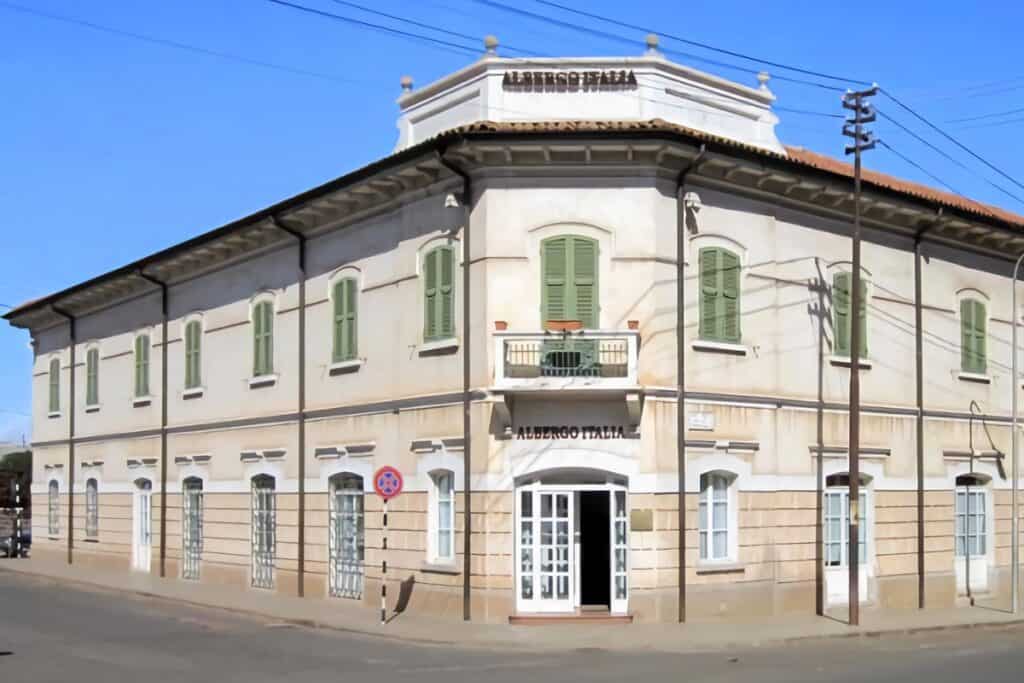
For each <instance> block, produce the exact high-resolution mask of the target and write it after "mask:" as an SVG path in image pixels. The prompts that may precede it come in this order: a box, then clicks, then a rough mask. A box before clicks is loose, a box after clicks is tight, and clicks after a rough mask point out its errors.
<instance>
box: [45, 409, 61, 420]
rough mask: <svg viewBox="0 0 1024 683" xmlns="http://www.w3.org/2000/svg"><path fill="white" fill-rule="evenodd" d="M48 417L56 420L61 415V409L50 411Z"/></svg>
mask: <svg viewBox="0 0 1024 683" xmlns="http://www.w3.org/2000/svg"><path fill="white" fill-rule="evenodd" d="M46 417H48V418H50V419H51V420H55V419H57V418H58V417H60V411H59V410H53V411H50V412H49V413H47V414H46Z"/></svg>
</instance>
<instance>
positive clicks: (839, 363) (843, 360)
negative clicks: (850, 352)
mask: <svg viewBox="0 0 1024 683" xmlns="http://www.w3.org/2000/svg"><path fill="white" fill-rule="evenodd" d="M828 362H829V365H832V366H834V367H837V368H850V367H853V359H851V358H850V357H849V356H829V359H828ZM857 367H858V368H860V369H861V370H870V369H871V367H872V365H871V361H870V360H869V359H867V358H861V359H860V362H859V363H857Z"/></svg>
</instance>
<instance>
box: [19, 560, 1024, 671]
mask: <svg viewBox="0 0 1024 683" xmlns="http://www.w3.org/2000/svg"><path fill="white" fill-rule="evenodd" d="M0 571H6V572H8V573H10V574H18V575H21V576H29V577H32V578H35V579H43V580H48V581H57V582H61V583H63V584H71V585H75V586H80V587H87V588H90V589H98V590H101V591H105V592H112V593H119V594H121V595H124V594H130V595H131V596H134V597H139V598H148V599H150V600H159V601H162V602H167V603H173V604H175V605H185V606H188V607H193V608H199V609H209V610H217V611H220V612H225V613H228V614H234V615H240V616H245V617H250V618H260V619H270V620H273V623H275V624H283V625H288V626H296V627H299V628H307V629H314V630H324V631H333V632H336V633H344V634H348V635H354V636H358V637H364V638H380V639H384V640H390V641H395V642H402V643H410V644H413V645H419V646H425V647H438V646H448V645H457V646H458V647H460V648H465V649H475V650H497V649H501V650H506V651H507V650H510V649H516V650H527V651H533V652H536V651H538V644H537V643H534V642H521V641H516V640H510V639H504V640H500V641H497V640H496V641H495V642H479V641H459V640H455V639H444V638H427V637H422V636H413V635H407V634H396V633H384V632H381V631H379V630H368V629H365V628H359V627H358V626H342V625H339V624H335V623H329V622H325V621H321V620H318V619H306V618H300V617H282V616H281V615H279V614H274V613H272V612H267V611H262V610H258V609H246V608H240V607H228V606H223V605H215V604H210V603H207V602H201V601H198V600H194V599H190V598H187V597H178V596H168V595H165V594H161V593H154V592H152V591H149V590H143V589H136V588H130V587H129V588H126V587H118V586H112V585H110V584H107V583H101V582H98V581H90V580H89V579H85V578H79V577H74V578H70V577H66V576H62V575H55V574H48V573H41V572H37V571H28V570H23V569H15V568H13V567H10V566H9V565H8V566H5V565H3V564H0ZM1018 626H1024V618H1020V619H1006V620H1001V621H972V622H964V623H954V624H936V625H929V626H898V627H893V628H877V629H871V630H863V631H848V632H844V633H827V634H821V633H811V634H807V635H798V636H786V637H781V638H770V637H769V638H759V639H751V640H735V641H722V642H721V643H704V644H694V645H691V646H690V647H686V646H685V642H684V643H679V645H681V646H682V647H664V646H659V645H656V644H646V645H639V646H633V647H628V646H622V647H615V646H610V647H608V646H596V647H594V648H593V649H596V650H604V651H615V652H626V651H635V652H643V651H646V652H665V653H677V654H678V653H697V652H718V651H722V650H730V649H737V648H759V647H768V646H787V645H797V644H803V643H813V642H820V641H829V640H852V639H861V640H868V639H879V638H883V637H885V636H911V635H919V634H927V633H941V632H953V631H968V630H974V629H986V628H987V629H992V630H1001V629H1008V628H1014V627H1018ZM627 628H628V627H627ZM581 647H582V646H578V645H567V646H564V647H562V648H559V649H560V650H562V651H571V650H578V649H581ZM588 649H590V648H588Z"/></svg>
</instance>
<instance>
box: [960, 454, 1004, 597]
mask: <svg viewBox="0 0 1024 683" xmlns="http://www.w3.org/2000/svg"><path fill="white" fill-rule="evenodd" d="M960 476H972V477H974V478H975V479H976V483H974V484H971V485H970V487H969V488H970V490H971V497H972V498H973V497H975V496H980V497H981V499H982V507H981V514H980V517H981V520H982V522H983V524H984V529H982V530H980V531H978V532H977V533H975V534H973V536H974V537H975V538H977V539H978V540H979V542H981V543H983V544H984V551H983V552H979V553H974V554H971V555H970V557H969V558H968V557H966V556H965V555H964V554H962V553H961V552H960V540H961V538H963V536H964V535H963V534H961V533H959V531H958V528H959V526H958V522H959V518H960V517H961V516H962V515H961V513H960V512H959V509H960V507H959V505H960V504H959V501H960V495H961V494H966V493H967V489H968V486H967V485H966V484H958V483H956V480H954V487H953V562H954V565H955V567H956V572H955V573H956V585H957V592H958V594H960V595H964V594H966V592H967V566H966V565H967V562H968V561H969V562H970V563H971V589H972V592H974V593H981V592H986V591H988V589H989V581H988V570H989V568H990V567H992V566H994V558H995V552H994V551H995V548H994V545H995V524H994V522H995V515H994V511H995V507H994V506H995V503H994V496H993V494H992V481H991V479H990V478H989V477H988V476H987V475H977V474H975V475H971V474H965V475H960ZM960 476H958V477H957V479H959V478H960ZM965 502H966V501H965ZM964 513H966V507H965V508H964ZM975 516H978V515H975ZM964 530H965V531H968V530H969V529H968V528H965V529H964ZM965 545H966V543H965ZM964 549H965V550H966V551H968V552H969V549H968V548H966V547H965V548H964Z"/></svg>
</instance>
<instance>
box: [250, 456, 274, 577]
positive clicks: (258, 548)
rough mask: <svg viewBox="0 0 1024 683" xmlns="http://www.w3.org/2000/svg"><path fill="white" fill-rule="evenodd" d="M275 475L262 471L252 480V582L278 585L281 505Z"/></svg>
mask: <svg viewBox="0 0 1024 683" xmlns="http://www.w3.org/2000/svg"><path fill="white" fill-rule="evenodd" d="M274 486H275V482H274V478H273V477H271V476H269V475H266V474H261V475H258V476H255V477H253V479H252V585H253V586H254V587H256V588H273V587H274V560H275V555H276V551H277V504H276V500H275V495H274Z"/></svg>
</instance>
